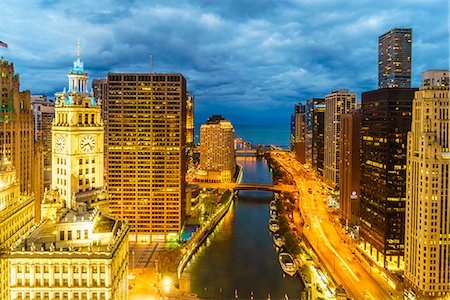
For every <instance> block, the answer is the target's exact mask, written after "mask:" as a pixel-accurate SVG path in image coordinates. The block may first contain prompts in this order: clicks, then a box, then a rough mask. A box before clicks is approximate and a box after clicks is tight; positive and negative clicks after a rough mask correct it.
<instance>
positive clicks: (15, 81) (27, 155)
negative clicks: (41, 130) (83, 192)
mask: <svg viewBox="0 0 450 300" xmlns="http://www.w3.org/2000/svg"><path fill="white" fill-rule="evenodd" d="M0 103H1V109H2V113H1V114H2V115H1V119H2V122H3V121H4V122H5V124H3V123H2V125H1V128H0V142H1V145H4V146H5V150H6V153H5V154H6V156H7V157H9V158H10V159H11V162H12V164H13V167H14V168H15V170H16V172H17V174H16V178H17V181H18V182H19V184H20V192H21V193H22V194H28V195H30V194H32V193H37V194H36V195H35V196H36V197H35V198H36V201H37V203H40V202H41V201H42V197H43V195H42V194H40V193H38V191H41V190H42V189H43V182H42V180H41V179H42V177H43V174H40V172H39V173H38V172H37V171H39V170H35V169H34V168H35V166H36V165H37V164H36V163H35V159H36V154H37V153H39V150H40V149H39V148H36V147H38V146H35V142H34V121H33V109H32V106H31V100H30V92H29V91H23V92H20V82H19V75H18V74H15V73H14V64H12V63H9V62H8V61H6V60H3V59H1V60H0ZM5 139H6V140H5ZM41 171H42V172H43V170H41ZM37 173H38V174H37ZM33 175H35V176H33ZM36 207H39V205H37V206H36Z"/></svg>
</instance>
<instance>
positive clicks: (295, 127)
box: [291, 103, 306, 164]
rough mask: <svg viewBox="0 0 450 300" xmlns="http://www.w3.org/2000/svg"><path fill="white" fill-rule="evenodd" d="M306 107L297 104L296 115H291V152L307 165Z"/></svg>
mask: <svg viewBox="0 0 450 300" xmlns="http://www.w3.org/2000/svg"><path fill="white" fill-rule="evenodd" d="M305 113H306V106H305V105H304V104H302V103H298V104H295V110H294V113H293V114H292V115H291V151H293V152H294V153H295V158H297V160H298V161H299V162H300V163H302V164H304V163H306V123H305V121H306V119H305V117H306V114H305Z"/></svg>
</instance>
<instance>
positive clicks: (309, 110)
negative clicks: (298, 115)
mask: <svg viewBox="0 0 450 300" xmlns="http://www.w3.org/2000/svg"><path fill="white" fill-rule="evenodd" d="M324 103H325V99H324V98H311V99H308V100H306V111H305V124H306V139H305V143H306V162H307V163H308V164H310V165H312V164H313V154H312V152H313V130H314V109H315V108H316V107H317V106H318V105H324Z"/></svg>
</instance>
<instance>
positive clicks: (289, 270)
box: [278, 252, 297, 276]
mask: <svg viewBox="0 0 450 300" xmlns="http://www.w3.org/2000/svg"><path fill="white" fill-rule="evenodd" d="M278 261H279V262H280V265H281V268H282V269H283V271H284V272H285V273H286V274H288V275H289V276H294V275H295V273H297V265H296V263H295V261H294V259H293V258H292V256H291V255H290V254H289V253H285V252H283V253H280V254H278Z"/></svg>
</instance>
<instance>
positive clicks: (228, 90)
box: [0, 1, 449, 124]
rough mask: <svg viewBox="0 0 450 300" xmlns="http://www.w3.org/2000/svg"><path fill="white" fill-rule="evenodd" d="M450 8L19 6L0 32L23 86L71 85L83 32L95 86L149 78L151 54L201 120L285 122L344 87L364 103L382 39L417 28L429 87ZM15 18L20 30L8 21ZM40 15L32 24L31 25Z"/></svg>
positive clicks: (415, 60) (417, 61)
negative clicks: (182, 81) (190, 98)
mask: <svg viewBox="0 0 450 300" xmlns="http://www.w3.org/2000/svg"><path fill="white" fill-rule="evenodd" d="M327 4H328V5H327ZM430 4H431V5H430ZM72 5H76V7H75V6H73V7H72ZM322 5H327V7H330V8H329V9H327V10H323V9H322ZM445 6H446V3H445V1H432V2H431V3H430V2H427V3H422V2H415V3H410V2H407V1H401V2H398V1H397V2H396V3H395V5H393V4H392V3H390V2H388V3H375V2H374V1H365V2H364V3H338V2H336V1H320V3H313V2H310V1H303V2H294V1H289V2H285V3H279V2H272V1H264V2H262V3H261V2H258V6H256V3H253V2H251V1H247V2H245V3H242V2H240V3H239V4H237V3H232V2H222V3H220V4H216V3H211V2H208V1H203V2H200V3H198V4H189V3H180V4H178V3H177V6H175V4H174V3H166V4H156V3H150V4H143V3H142V2H134V3H133V5H132V6H128V4H127V6H125V5H123V4H120V3H115V2H113V1H111V2H109V3H101V4H94V3H89V5H83V4H81V5H78V4H75V3H73V4H72V3H62V2H51V3H50V2H47V1H42V2H38V3H26V2H25V3H24V2H22V3H14V4H9V5H8V6H5V7H4V9H2V12H0V28H1V29H0V37H1V40H2V41H4V42H6V43H8V45H9V48H8V49H4V48H2V49H1V51H0V56H4V57H5V58H6V59H8V60H10V61H13V62H14V63H15V66H16V71H17V73H19V74H21V78H22V82H21V84H22V89H29V90H30V91H31V92H32V93H33V94H41V93H44V94H47V95H49V96H52V95H53V94H54V92H56V91H58V90H60V87H61V86H63V83H64V82H63V80H62V79H61V78H64V75H65V74H66V72H67V70H68V69H67V64H66V62H67V57H74V56H75V54H76V52H75V43H76V38H77V37H78V36H79V37H80V38H81V48H82V52H81V55H82V59H83V60H84V61H85V62H86V64H88V65H89V66H92V67H91V74H90V77H91V78H92V79H94V78H102V77H105V76H106V75H107V73H108V72H139V73H141V72H142V73H145V72H149V70H150V69H149V68H150V63H149V59H150V58H149V57H150V53H152V54H153V72H157V73H164V72H180V73H182V74H184V75H185V76H186V79H187V81H188V82H189V84H190V90H191V91H192V92H193V94H194V95H195V97H196V120H198V121H197V123H198V124H200V123H201V122H203V121H204V120H206V118H207V117H208V116H209V115H210V114H211V113H221V114H223V115H226V116H227V118H229V119H230V121H232V122H233V123H235V124H239V123H240V122H239V121H238V120H242V118H243V117H244V116H245V122H247V123H255V122H260V121H262V120H264V121H265V122H267V123H288V121H286V120H287V119H288V118H287V117H288V116H289V115H290V113H291V107H292V106H293V104H294V103H298V102H303V101H305V100H306V99H309V98H312V97H323V96H325V95H326V94H328V93H329V92H330V91H331V90H334V89H340V88H346V89H347V88H348V89H349V90H351V91H353V92H354V93H356V95H357V99H358V100H360V94H361V92H363V91H367V90H373V89H375V88H376V86H377V72H376V70H377V65H376V53H377V39H378V36H379V35H380V34H382V33H383V32H386V31H387V30H389V29H391V28H394V27H406V28H412V29H413V36H414V38H413V50H412V52H413V55H412V86H413V87H418V86H420V73H421V72H422V71H424V70H427V69H440V68H446V67H447V66H448V64H449V60H448V56H449V55H448V52H447V51H446V50H445V49H448V48H449V47H448V26H445V25H446V24H448V12H447V10H446V9H443V10H437V12H436V9H435V8H436V7H445ZM24 7H26V9H24ZM19 12H20V13H19ZM418 16H419V17H420V18H417V17H418ZM13 18H14V19H18V21H20V22H19V24H20V26H16V25H13V24H14V22H9V21H8V20H10V19H13ZM38 18H39V20H40V22H37V23H36V22H32V23H31V22H30V23H29V24H30V25H31V24H32V26H30V25H29V24H27V23H26V22H25V20H36V19H38ZM144 20H145V24H146V25H145V26H143V25H142V24H143V21H144ZM148 20H151V21H148ZM420 20H423V21H422V22H420ZM147 21H148V22H147ZM60 28H64V29H65V30H64V31H63V32H61V31H60ZM93 28H95V30H92V29H93ZM324 28H326V30H323V29H324ZM255 45H260V46H259V47H255ZM443 50H444V51H443ZM367 58H369V59H367ZM355 74H357V76H355ZM249 107H251V110H250V109H249ZM269 107H270V109H269ZM255 112H257V113H255ZM241 122H242V121H241Z"/></svg>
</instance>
